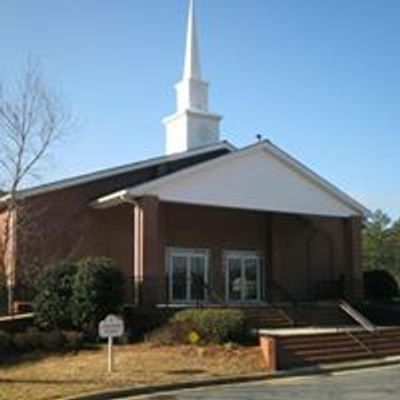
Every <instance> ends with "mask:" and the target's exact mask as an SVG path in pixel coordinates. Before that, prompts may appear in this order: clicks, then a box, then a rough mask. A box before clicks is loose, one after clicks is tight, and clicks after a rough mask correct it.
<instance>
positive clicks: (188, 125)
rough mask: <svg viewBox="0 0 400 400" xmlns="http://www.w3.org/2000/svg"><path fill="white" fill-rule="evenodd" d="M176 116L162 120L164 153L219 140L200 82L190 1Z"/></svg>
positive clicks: (204, 86)
mask: <svg viewBox="0 0 400 400" xmlns="http://www.w3.org/2000/svg"><path fill="white" fill-rule="evenodd" d="M176 93H177V105H176V107H177V110H176V113H175V114H173V115H172V116H170V117H167V118H165V119H164V121H163V122H164V124H165V127H166V152H167V154H171V153H177V152H182V151H187V150H190V149H193V148H196V147H200V146H206V145H209V144H213V143H217V142H218V141H219V123H220V121H221V119H222V117H221V116H220V115H217V114H214V113H210V112H209V111H208V83H207V82H205V81H203V80H202V79H201V70H200V55H199V44H198V39H197V28H196V16H195V10H194V1H193V0H191V1H190V6H189V16H188V27H187V37H186V54H185V63H184V70H183V78H182V80H181V81H180V82H179V83H178V84H177V85H176Z"/></svg>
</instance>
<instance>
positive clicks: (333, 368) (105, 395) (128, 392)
mask: <svg viewBox="0 0 400 400" xmlns="http://www.w3.org/2000/svg"><path fill="white" fill-rule="evenodd" d="M399 364H400V356H395V357H387V358H383V359H380V360H373V361H371V360H366V361H356V362H347V363H340V364H331V365H324V366H316V367H314V366H313V367H303V368H296V369H293V370H288V371H278V372H273V373H258V374H251V375H241V376H223V377H220V378H211V379H204V380H198V381H186V382H177V383H166V384H160V385H151V386H144V385H143V386H142V385H140V386H139V385H138V386H131V387H125V388H121V389H109V390H103V391H98V392H93V393H87V394H82V395H77V396H71V397H66V398H64V400H112V399H117V398H124V397H128V396H130V397H135V396H143V395H156V394H160V393H165V392H174V391H177V390H183V389H195V388H202V387H212V386H221V385H229V384H239V383H246V382H257V381H271V380H278V379H284V378H294V377H306V376H313V375H323V374H330V373H333V372H345V371H356V370H361V369H368V368H378V367H387V366H392V365H399Z"/></svg>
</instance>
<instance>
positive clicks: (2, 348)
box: [0, 331, 13, 356]
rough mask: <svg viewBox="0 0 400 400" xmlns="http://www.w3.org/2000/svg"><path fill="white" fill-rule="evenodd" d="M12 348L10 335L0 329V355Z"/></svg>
mask: <svg viewBox="0 0 400 400" xmlns="http://www.w3.org/2000/svg"><path fill="white" fill-rule="evenodd" d="M12 349H13V344H12V340H11V336H10V335H9V334H8V333H7V332H4V331H0V356H4V355H7V354H9V353H10V352H11V351H12Z"/></svg>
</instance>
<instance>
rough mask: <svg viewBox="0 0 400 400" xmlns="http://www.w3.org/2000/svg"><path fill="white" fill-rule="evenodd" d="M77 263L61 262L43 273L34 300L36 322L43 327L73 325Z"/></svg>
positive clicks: (61, 327) (56, 327)
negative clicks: (73, 296)
mask: <svg viewBox="0 0 400 400" xmlns="http://www.w3.org/2000/svg"><path fill="white" fill-rule="evenodd" d="M76 272H77V268H76V265H75V264H72V263H68V262H60V263H58V264H55V265H53V266H50V267H49V268H47V269H46V270H45V271H44V273H43V274H42V276H41V278H40V280H39V283H38V288H37V294H36V296H35V297H34V300H33V310H34V315H35V323H36V324H37V325H38V326H39V327H40V328H42V329H45V330H52V329H63V328H69V327H71V312H72V310H71V305H72V301H71V300H72V285H73V281H74V279H75V275H76Z"/></svg>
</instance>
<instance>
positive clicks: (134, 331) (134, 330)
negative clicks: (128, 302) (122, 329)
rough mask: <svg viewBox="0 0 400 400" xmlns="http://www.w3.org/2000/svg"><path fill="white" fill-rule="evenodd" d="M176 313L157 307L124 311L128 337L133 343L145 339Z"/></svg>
mask: <svg viewBox="0 0 400 400" xmlns="http://www.w3.org/2000/svg"><path fill="white" fill-rule="evenodd" d="M172 315H174V311H173V310H172V309H170V308H157V307H145V308H144V307H130V308H126V309H125V311H124V320H125V322H126V336H127V339H128V341H130V342H132V341H135V340H138V339H143V338H144V337H145V336H148V335H149V334H150V333H151V332H153V331H155V330H156V329H159V328H160V327H162V326H163V325H164V324H165V323H166V322H167V321H168V320H169V319H170V318H171V317H172Z"/></svg>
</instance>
